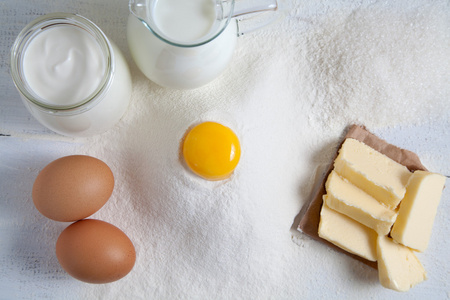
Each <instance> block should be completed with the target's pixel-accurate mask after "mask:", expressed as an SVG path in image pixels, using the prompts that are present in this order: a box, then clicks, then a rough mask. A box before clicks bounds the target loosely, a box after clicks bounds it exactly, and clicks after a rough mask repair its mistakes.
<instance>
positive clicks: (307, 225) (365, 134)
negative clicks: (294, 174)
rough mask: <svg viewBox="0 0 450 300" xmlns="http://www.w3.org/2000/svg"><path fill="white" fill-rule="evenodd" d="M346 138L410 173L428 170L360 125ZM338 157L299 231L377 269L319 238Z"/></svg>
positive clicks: (305, 210)
mask: <svg viewBox="0 0 450 300" xmlns="http://www.w3.org/2000/svg"><path fill="white" fill-rule="evenodd" d="M346 138H354V139H356V140H359V141H361V142H363V143H364V144H366V145H368V146H370V147H372V148H373V149H375V150H377V151H378V152H381V153H383V154H384V155H386V156H388V157H390V158H391V159H393V160H395V161H396V162H398V163H400V164H402V165H404V166H406V167H407V168H408V169H409V170H410V171H415V170H425V171H426V170H427V169H426V168H425V166H424V165H422V163H421V162H420V159H419V157H418V156H417V155H416V154H415V153H413V152H411V151H409V150H405V149H401V148H399V147H396V146H394V145H391V144H389V143H387V142H386V141H384V140H382V139H380V138H379V137H377V136H375V135H374V134H372V133H370V132H369V131H367V130H366V129H365V128H364V127H362V126H358V125H352V126H351V127H350V128H349V130H348V132H347V134H346V135H345V137H344V139H343V141H342V143H343V142H344V140H345V139H346ZM342 143H341V144H340V145H339V147H338V149H340V148H341V145H342ZM336 157H337V151H336V155H335V157H334V158H333V162H332V163H331V164H330V166H329V168H328V171H327V172H326V173H325V174H324V177H323V179H322V184H321V185H320V186H319V188H318V189H317V191H315V192H314V193H313V197H312V199H311V201H310V202H309V203H307V204H306V205H305V206H304V208H303V209H302V212H300V215H301V218H300V222H299V225H298V230H299V231H301V232H303V233H305V234H307V235H309V236H310V237H312V238H314V239H316V240H318V241H320V242H323V243H325V244H327V245H328V246H330V247H332V248H334V249H336V250H337V251H340V252H343V253H345V254H347V255H349V256H351V257H353V258H355V259H357V260H359V261H361V262H363V263H365V264H367V265H369V266H371V267H373V268H377V263H376V262H372V261H368V260H366V259H364V258H362V257H359V256H357V255H353V254H351V253H349V252H347V251H345V250H343V249H341V248H339V247H337V246H335V245H334V244H332V243H330V242H328V241H327V240H324V239H322V238H321V237H319V234H318V230H319V221H320V210H321V208H322V202H323V200H322V196H323V195H324V194H325V182H326V178H327V177H328V175H329V174H330V172H331V170H332V169H333V163H334V160H335V159H336Z"/></svg>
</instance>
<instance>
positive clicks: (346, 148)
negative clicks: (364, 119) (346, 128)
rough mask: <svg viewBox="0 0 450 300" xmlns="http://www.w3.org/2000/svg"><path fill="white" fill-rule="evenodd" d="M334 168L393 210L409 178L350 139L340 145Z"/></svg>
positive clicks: (403, 170) (400, 167)
mask: <svg viewBox="0 0 450 300" xmlns="http://www.w3.org/2000/svg"><path fill="white" fill-rule="evenodd" d="M334 168H335V170H336V171H337V172H338V173H339V174H340V175H341V176H342V177H344V178H347V179H348V180H349V181H350V182H352V183H353V184H354V185H356V186H357V187H359V188H360V189H362V190H364V191H365V192H366V193H368V194H369V195H371V196H372V197H374V198H375V199H377V200H378V201H380V202H381V203H383V204H385V205H386V206H387V207H389V208H391V209H395V208H396V207H397V205H398V204H399V202H400V201H401V199H402V198H403V196H404V195H405V193H406V185H407V183H408V180H409V177H410V176H411V172H410V171H409V170H408V168H406V167H405V166H403V165H401V164H399V163H397V162H396V161H394V160H392V159H390V158H389V157H387V156H386V155H384V154H381V153H380V152H378V151H376V150H374V149H372V148H371V147H369V146H367V145H366V144H364V143H362V142H360V141H357V140H355V139H351V138H348V139H346V140H345V141H344V143H343V144H342V147H341V149H340V150H339V155H338V157H337V158H336V160H335V163H334Z"/></svg>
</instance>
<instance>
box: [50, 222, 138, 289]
mask: <svg viewBox="0 0 450 300" xmlns="http://www.w3.org/2000/svg"><path fill="white" fill-rule="evenodd" d="M56 256H57V258H58V261H59V263H60V264H61V266H62V267H63V269H64V270H66V272H67V273H69V274H70V275H71V276H73V277H74V278H76V279H78V280H81V281H84V282H89V283H108V282H113V281H116V280H119V279H121V278H122V277H124V276H125V275H127V274H128V273H129V272H130V271H131V269H133V266H134V263H135V261H136V252H135V249H134V246H133V243H132V242H131V241H130V239H129V238H128V237H127V236H126V235H125V233H123V231H121V230H120V229H119V228H117V227H116V226H114V225H111V224H109V223H107V222H104V221H99V220H94V219H87V220H81V221H78V222H75V223H73V224H71V225H70V226H68V227H67V228H66V229H64V231H63V232H62V233H61V235H60V236H59V238H58V240H57V242H56Z"/></svg>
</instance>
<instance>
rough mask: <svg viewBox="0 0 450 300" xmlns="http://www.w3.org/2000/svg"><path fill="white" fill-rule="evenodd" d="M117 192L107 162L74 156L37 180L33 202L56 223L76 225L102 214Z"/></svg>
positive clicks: (47, 169)
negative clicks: (93, 215)
mask: <svg viewBox="0 0 450 300" xmlns="http://www.w3.org/2000/svg"><path fill="white" fill-rule="evenodd" d="M113 189H114V175H113V173H112V171H111V169H110V168H109V167H108V165H106V164H105V163H104V162H103V161H101V160H99V159H97V158H95V157H91V156H86V155H71V156H66V157H62V158H59V159H57V160H55V161H53V162H51V163H50V164H48V165H47V166H46V167H45V168H44V169H42V171H41V172H40V173H39V174H38V176H37V177H36V180H35V182H34V185H33V191H32V198H33V202H34V205H35V206H36V208H37V210H38V211H39V212H40V213H41V214H43V215H44V216H46V217H47V218H50V219H52V220H55V221H61V222H73V221H78V220H81V219H84V218H87V217H89V216H91V215H92V214H93V213H95V212H96V211H98V210H99V209H100V208H101V207H102V206H103V205H105V203H106V202H107V201H108V199H109V198H110V197H111V194H112V192H113Z"/></svg>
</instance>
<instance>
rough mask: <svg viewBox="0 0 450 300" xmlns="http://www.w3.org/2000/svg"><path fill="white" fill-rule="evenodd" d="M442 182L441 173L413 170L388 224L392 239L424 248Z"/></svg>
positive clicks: (432, 221)
mask: <svg viewBox="0 0 450 300" xmlns="http://www.w3.org/2000/svg"><path fill="white" fill-rule="evenodd" d="M444 185H445V176H443V175H440V174H436V173H430V172H426V171H416V172H414V173H413V175H412V176H411V179H410V181H409V183H408V186H407V188H406V195H405V198H404V199H403V200H402V202H401V204H400V209H399V211H398V218H397V221H396V222H395V224H394V227H392V232H391V236H392V238H393V239H394V240H395V241H396V242H398V243H401V244H403V245H405V246H408V247H410V248H413V249H415V250H417V251H420V252H423V251H425V249H426V248H427V247H428V242H429V240H430V236H431V229H432V227H433V223H434V218H435V216H436V212H437V208H438V205H439V202H440V200H441V196H442V190H443V189H444Z"/></svg>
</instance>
